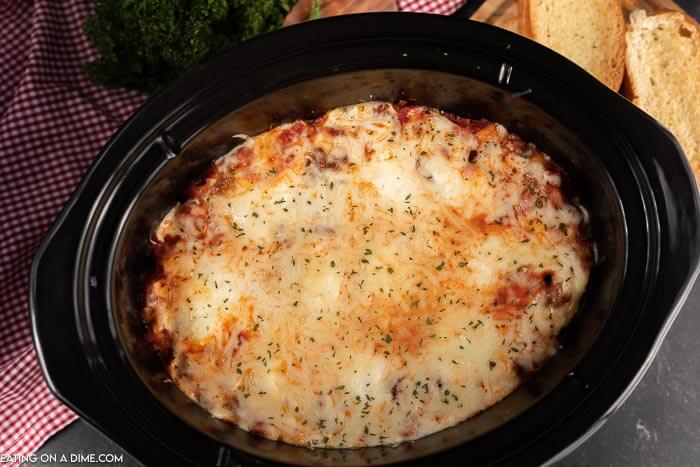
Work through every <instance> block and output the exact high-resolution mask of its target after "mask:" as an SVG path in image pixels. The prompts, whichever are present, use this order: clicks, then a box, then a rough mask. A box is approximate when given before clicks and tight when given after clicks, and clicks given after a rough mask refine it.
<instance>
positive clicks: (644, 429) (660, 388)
mask: <svg viewBox="0 0 700 467" xmlns="http://www.w3.org/2000/svg"><path fill="white" fill-rule="evenodd" d="M676 2H677V3H678V4H680V5H681V6H683V7H684V8H685V9H686V11H687V12H688V13H690V14H691V15H692V16H694V17H695V18H696V19H700V0H676ZM699 335H700V282H698V283H697V284H696V285H695V287H694V289H693V291H692V293H691V294H690V297H688V301H687V302H686V304H685V307H684V308H683V310H682V311H681V313H680V315H679V316H678V319H677V320H676V322H675V323H674V325H673V327H672V328H671V331H670V332H669V334H668V336H667V337H666V340H665V341H664V343H663V345H662V346H661V350H660V351H659V353H658V355H657V356H656V359H655V360H654V362H653V364H652V365H651V368H649V371H648V372H647V374H646V376H644V378H643V379H642V381H641V383H640V384H639V386H638V387H637V389H636V390H635V391H634V392H633V393H632V395H631V396H630V398H629V399H628V400H627V402H625V404H624V405H623V406H622V407H621V408H620V409H619V410H618V411H617V412H616V413H615V414H614V415H613V416H612V417H611V418H610V420H609V421H608V422H607V423H606V424H605V425H604V426H603V427H602V428H601V429H600V430H598V432H596V433H595V434H594V435H593V436H592V437H591V438H590V439H589V440H587V441H586V442H585V443H584V444H583V445H581V446H580V447H579V448H578V449H576V450H575V451H574V452H573V453H571V454H569V455H568V456H567V457H566V458H565V459H563V460H562V461H561V462H559V464H558V465H560V466H591V465H595V466H608V465H609V466H659V465H664V466H689V465H698V466H700V339H699V337H698V336H699ZM39 453H53V454H58V457H60V455H61V454H66V455H69V454H77V453H81V454H91V453H94V454H100V453H113V454H123V463H120V465H122V466H129V467H131V466H140V465H141V464H140V463H139V462H138V461H136V460H135V459H133V458H132V457H130V456H129V455H128V454H126V453H125V452H124V451H123V450H122V449H121V448H120V447H119V446H118V445H116V444H115V443H113V442H112V441H110V440H109V439H107V438H106V437H104V436H103V435H102V434H101V433H99V432H98V431H97V430H95V429H94V428H92V427H91V426H90V425H88V424H87V423H85V422H84V421H82V420H78V421H76V422H75V423H73V424H72V425H70V426H69V427H67V428H66V429H64V430H63V431H61V432H60V433H58V434H56V435H55V436H54V437H53V438H51V439H50V440H49V441H48V442H47V443H46V444H45V445H44V446H43V447H42V448H41V449H40V450H39ZM41 465H42V466H47V465H51V464H41ZM78 465H79V464H78ZM86 465H88V464H86Z"/></svg>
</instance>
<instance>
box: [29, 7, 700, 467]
mask: <svg viewBox="0 0 700 467" xmlns="http://www.w3.org/2000/svg"><path fill="white" fill-rule="evenodd" d="M371 99H380V100H387V101H399V100H405V101H408V102H411V103H417V104H425V105H429V106H433V107H437V108H440V109H444V110H446V111H449V112H453V113H456V114H458V115H462V116H467V117H485V118H489V119H491V120H495V121H498V122H501V123H503V124H504V125H505V126H506V127H507V128H508V129H509V130H511V131H512V132H515V133H517V134H519V135H521V136H522V137H524V138H525V139H527V140H529V141H532V142H534V143H536V144H537V145H538V146H539V147H540V148H541V149H543V150H544V151H545V152H547V153H549V154H550V155H551V156H552V157H553V158H554V159H555V160H556V162H557V163H558V164H560V165H561V166H562V167H563V168H564V169H565V171H566V173H567V174H568V176H569V180H568V183H567V185H568V186H570V187H572V190H573V192H575V193H577V194H578V196H579V198H580V199H581V202H582V203H583V204H584V205H585V206H586V207H587V208H588V210H589V214H590V217H591V220H590V225H591V232H590V234H591V236H592V238H593V239H594V240H595V242H596V247H597V263H596V265H595V267H594V269H593V272H592V275H591V280H590V284H589V287H588V289H587V292H586V294H585V297H584V300H583V302H582V306H581V309H580V311H579V313H578V315H577V317H576V318H575V319H574V321H573V322H572V323H571V324H570V325H569V326H568V327H567V328H566V329H565V330H564V331H563V332H562V333H561V335H560V341H561V345H562V348H561V350H560V351H559V352H558V353H557V354H556V355H555V356H554V357H553V358H552V359H551V360H550V361H549V363H548V364H547V365H546V366H545V367H544V368H543V369H542V370H541V371H540V372H538V373H537V374H536V375H534V376H533V377H531V378H530V379H529V380H527V382H526V383H525V384H524V385H523V386H521V387H520V388H519V389H518V390H516V391H515V392H514V393H512V394H511V395H510V396H508V397H506V398H505V399H504V400H503V401H501V402H500V403H498V404H496V405H495V406H493V407H491V408H490V409H488V410H485V411H484V412H482V413H481V414H480V415H478V416H476V417H474V418H472V419H470V420H468V421H466V422H463V423H461V424H459V425H457V426H455V427H452V428H448V429H446V430H443V431H440V432H438V433H435V434H433V435H430V436H428V437H426V438H423V439H420V440H417V441H415V442H410V443H403V444H401V445H399V446H395V447H376V448H365V449H356V450H333V449H315V450H311V449H307V448H304V447H297V446H290V445H286V444H283V443H278V442H274V441H270V440H265V439H260V438H257V437H255V436H253V435H250V434H248V433H246V432H244V431H242V430H239V429H237V428H235V427H234V426H233V425H229V424H226V423H224V422H221V421H218V420H215V419H213V418H212V417H210V416H209V415H208V414H207V413H206V412H205V411H204V410H203V409H201V408H200V407H199V406H197V405H196V404H194V403H193V402H191V401H190V400H189V399H187V398H186V397H185V396H184V395H183V394H182V393H181V392H180V391H179V390H178V389H177V388H176V387H175V386H174V385H173V384H172V383H171V382H170V381H169V379H168V378H167V375H166V373H165V371H164V367H163V365H162V363H161V362H160V360H159V359H158V358H157V357H156V355H155V352H154V351H153V350H152V349H151V348H150V346H149V345H148V344H146V343H145V341H144V339H143V332H144V326H143V323H142V320H141V317H140V308H141V306H142V304H143V288H142V285H141V284H142V283H143V280H144V271H148V270H149V268H150V267H152V261H153V259H152V257H151V254H150V248H149V237H150V234H151V232H152V230H153V228H154V227H155V225H157V223H158V222H159V221H160V219H161V218H162V216H163V215H164V214H165V213H166V212H167V211H168V210H169V209H170V208H171V207H172V206H173V205H174V204H175V203H176V202H177V201H178V200H181V199H182V193H183V192H184V189H185V187H186V186H187V185H188V184H189V183H190V182H191V181H192V180H194V179H196V178H197V177H198V176H199V175H201V174H202V173H203V171H204V170H206V168H207V167H208V165H209V164H210V163H211V161H212V160H213V159H214V158H216V157H218V156H220V155H222V154H224V153H225V152H227V151H228V150H230V149H231V148H232V147H233V146H234V145H235V144H236V143H237V140H235V139H233V138H232V135H236V134H239V133H246V134H256V133H259V132H261V131H263V130H266V129H268V128H269V127H270V126H271V125H277V124H279V123H282V122H286V121H290V120H293V119H298V118H311V117H314V116H316V115H318V114H319V113H321V112H323V111H325V110H327V109H330V108H333V107H336V106H340V105H346V104H353V103H357V102H359V101H364V100H371ZM699 210H700V205H699V203H698V193H697V189H696V186H695V181H694V178H693V175H692V173H691V171H690V169H689V166H688V163H687V162H686V160H685V157H684V156H683V153H682V151H681V149H680V147H679V146H678V143H677V142H676V140H675V139H674V138H673V137H672V136H671V135H670V133H669V132H668V131H666V130H665V129H664V128H663V127H662V126H660V125H659V124H658V123H657V122H656V121H654V120H653V119H652V118H651V117H649V116H648V115H646V114H645V113H643V112H642V111H640V110H638V109H637V108H635V107H634V106H633V105H632V104H630V103H629V102H628V101H627V100H625V99H624V98H623V97H621V96H619V95H618V94H616V93H614V92H612V91H610V90H609V89H607V88H606V87H605V86H603V85H602V84H600V83H598V82H597V81H596V80H595V79H594V78H593V77H592V76H590V75H589V74H587V73H586V72H585V71H584V70H582V69H581V68H579V67H577V66H576V65H574V64H573V63H571V62H569V61H568V60H566V59H564V58H563V57H561V56H559V55H557V54H556V53H555V52H553V51H551V50H548V49H546V48H544V47H542V46H540V45H538V44H536V43H534V42H531V41H530V40H528V39H525V38H523V37H521V36H518V35H515V34H512V33H510V32H507V31H504V30H500V29H497V28H495V27H492V26H489V25H485V24H480V23H475V22H469V21H464V20H460V19H456V18H449V17H438V16H430V15H406V14H366V15H352V16H343V17H337V18H330V19H324V20H319V21H312V22H310V23H306V24H301V25H297V26H293V27H289V28H285V29H283V30H280V31H277V32H274V33H271V34H268V35H266V36H264V37H261V38H258V39H255V40H252V41H250V42H247V43H245V44H243V45H241V46H238V47H235V48H233V49H231V50H229V51H228V52H227V53H225V54H224V55H222V56H220V57H218V58H216V59H214V60H212V61H210V62H208V63H206V64H204V65H201V66H198V67H197V68H195V69H193V70H192V71H190V72H188V73H186V74H185V75H184V76H182V77H181V78H179V79H178V80H176V81H175V82H174V83H173V84H172V85H171V86H170V87H168V89H166V90H165V91H163V92H162V93H160V94H159V95H157V96H156V97H154V98H152V99H151V100H150V101H149V102H147V103H146V104H145V105H144V106H143V107H142V108H141V109H140V110H139V111H138V112H137V113H136V114H135V115H134V116H133V117H132V118H131V119H130V120H129V121H128V122H127V123H126V124H125V125H124V126H123V127H122V128H121V129H120V130H119V131H118V132H117V134H116V135H115V136H114V137H113V138H112V140H111V141H110V142H109V143H108V144H107V145H106V146H105V147H104V149H103V150H102V151H101V153H100V154H99V156H98V157H97V159H96V161H95V163H94V164H93V165H92V167H91V168H90V170H89V171H88V173H87V174H86V175H85V177H84V179H83V181H82V182H81V184H80V186H79V187H78V189H77V190H76V191H75V193H74V194H73V196H72V197H71V199H70V201H69V203H68V204H67V206H66V207H65V209H64V210H63V212H62V214H61V215H60V217H59V219H58V220H57V221H56V224H55V225H54V226H53V228H52V229H51V231H50V233H49V234H48V236H47V237H46V239H45V240H44V242H43V243H42V245H41V248H40V249H39V251H38V253H37V255H36V257H35V259H34V263H33V265H32V270H31V297H30V300H31V313H32V325H33V331H34V339H35V343H36V346H37V349H38V355H39V358H40V361H41V366H42V369H43V371H44V375H45V377H46V379H47V381H48V383H49V386H50V388H51V390H52V391H53V392H54V393H55V394H56V395H57V396H58V397H59V398H60V399H61V400H62V401H64V402H65V403H66V404H67V405H68V406H70V407H71V408H72V409H73V410H75V411H76V412H77V413H78V414H80V416H81V417H83V418H84V419H85V420H87V421H88V422H89V423H91V424H93V425H94V426H96V427H97V428H98V429H100V430H101V431H102V432H104V433H105V434H106V435H107V436H109V437H110V438H112V439H114V440H115V441H116V442H118V443H119V444H121V445H122V446H123V447H124V448H125V449H127V450H128V451H129V452H131V453H132V454H133V455H134V456H135V457H136V458H138V459H140V460H141V461H143V462H144V463H146V464H149V465H151V464H153V465H181V464H192V465H241V464H244V465H258V464H260V465H269V464H276V463H294V464H311V465H367V464H373V465H378V464H386V463H396V462H407V463H416V464H419V463H421V464H422V463H424V462H426V461H430V462H434V463H435V465H446V464H465V463H469V464H475V465H482V464H483V465H486V464H494V463H503V464H518V465H523V464H539V463H543V462H546V461H551V460H554V459H557V458H560V457H561V456H564V455H565V454H566V453H567V452H569V451H570V450H571V449H573V448H574V447H575V446H577V445H578V444H580V443H581V442H582V441H583V440H585V439H586V438H587V437H588V436H590V434H591V433H592V432H593V431H594V430H595V429H596V428H598V427H600V425H601V424H602V423H603V422H605V420H606V419H607V418H608V417H609V416H610V414H611V413H612V412H613V411H614V410H615V408H617V407H618V406H619V405H620V404H622V402H623V401H624V400H625V398H626V397H627V396H628V395H629V394H630V392H631V391H632V389H633V388H634V386H635V385H636V384H637V382H638V381H639V380H640V378H641V377H642V375H643V374H644V372H645V370H646V369H647V367H648V366H649V363H650V362H651V359H652V358H653V356H654V354H655V352H656V350H657V349H658V347H659V344H660V342H661V340H662V339H663V337H664V335H665V334H666V332H667V331H668V329H669V326H670V325H671V323H672V321H673V319H674V318H675V316H676V314H677V312H678V310H679V308H680V305H681V304H682V303H683V301H684V300H685V298H686V295H687V293H688V291H689V288H690V285H691V284H692V282H693V280H694V279H695V278H696V276H697V273H698V258H699V252H700V236H699V235H698V225H700V224H699V223H698V219H699V218H700V216H699V215H698V214H699Z"/></svg>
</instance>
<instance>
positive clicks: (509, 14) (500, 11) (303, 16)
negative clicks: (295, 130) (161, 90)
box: [284, 0, 683, 32]
mask: <svg viewBox="0 0 700 467" xmlns="http://www.w3.org/2000/svg"><path fill="white" fill-rule="evenodd" d="M620 2H621V3H622V5H623V9H624V10H625V12H626V14H629V13H630V12H632V11H634V10H636V9H638V8H644V9H645V10H647V11H648V12H649V13H655V12H657V11H661V10H677V11H683V10H682V9H681V7H679V6H678V5H677V4H676V3H675V2H673V0H620ZM311 3H312V1H311V0H299V2H297V4H296V5H295V6H294V8H292V10H291V11H290V12H289V14H288V15H287V18H286V19H285V21H284V25H285V26H288V25H290V24H294V23H299V22H302V21H306V20H307V19H308V18H309V14H310V12H311ZM319 3H320V6H321V15H322V16H334V15H341V14H347V13H360V12H368V11H398V7H397V5H396V1H395V0H320V2H319ZM472 19H474V20H477V21H482V22H484V23H489V24H493V25H494V26H498V27H501V28H504V29H508V30H510V31H513V32H518V0H487V1H486V2H485V3H484V4H483V5H482V6H481V8H479V9H478V10H477V11H476V13H474V16H472Z"/></svg>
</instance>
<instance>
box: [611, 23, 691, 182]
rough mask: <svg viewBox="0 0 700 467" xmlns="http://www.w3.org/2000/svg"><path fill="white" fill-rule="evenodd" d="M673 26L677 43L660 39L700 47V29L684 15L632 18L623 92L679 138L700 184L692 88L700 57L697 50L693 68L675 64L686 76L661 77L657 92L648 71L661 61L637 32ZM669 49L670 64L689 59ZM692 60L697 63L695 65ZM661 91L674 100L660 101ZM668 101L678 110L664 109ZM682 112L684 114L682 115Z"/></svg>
mask: <svg viewBox="0 0 700 467" xmlns="http://www.w3.org/2000/svg"><path fill="white" fill-rule="evenodd" d="M671 23H672V24H675V25H677V26H678V35H677V36H675V38H677V39H674V38H673V37H670V36H666V37H664V38H661V40H669V39H670V40H680V41H682V40H683V39H684V37H691V38H694V39H695V40H694V41H691V43H690V44H692V43H696V44H700V25H699V24H698V23H697V21H695V20H694V19H693V18H691V17H690V16H688V15H687V14H685V13H682V12H679V11H664V12H661V13H657V14H655V15H647V14H646V12H645V11H644V10H637V11H634V12H632V14H631V15H630V26H629V28H628V31H627V34H626V39H627V53H626V57H625V61H626V65H625V68H626V72H625V80H624V89H623V91H624V94H625V96H626V97H627V98H628V99H630V100H631V101H632V102H633V103H634V104H635V105H637V106H638V107H639V108H641V109H642V110H644V111H645V112H648V113H649V114H650V115H652V116H653V117H654V118H656V119H657V120H659V121H660V122H661V123H662V124H663V125H665V126H667V127H668V129H669V130H670V131H671V132H672V133H673V134H674V136H676V138H677V139H678V140H679V142H680V144H681V146H682V147H683V150H684V152H685V154H686V156H687V158H688V160H689V162H690V165H691V167H692V169H693V172H694V173H695V177H696V179H697V180H698V181H700V125H699V124H698V123H697V118H696V116H697V115H696V114H692V109H696V108H698V107H700V96H698V95H697V93H696V92H694V91H693V88H692V87H691V86H693V84H694V83H696V82H698V81H700V63H698V62H699V61H700V55H697V54H698V52H697V49H696V52H695V54H696V55H695V56H693V57H690V63H691V66H683V64H682V63H676V65H677V66H680V67H682V68H683V74H682V75H679V76H681V77H682V78H681V79H680V80H679V81H676V82H673V81H672V80H671V79H669V76H668V75H667V76H663V73H662V74H661V75H660V76H658V80H659V81H660V80H663V79H666V82H664V83H663V86H662V88H655V87H654V84H653V83H651V84H650V83H648V82H647V81H648V78H649V75H650V74H651V73H650V72H649V71H648V70H645V68H646V67H652V68H653V66H654V63H653V59H654V58H658V55H657V54H655V53H654V51H649V50H646V47H644V44H643V38H642V37H641V36H640V34H641V32H639V31H638V30H641V29H642V28H648V27H654V26H655V25H663V26H665V25H666V24H671ZM659 30H660V31H664V32H666V31H668V29H664V28H660V29H659ZM687 35H689V36H687ZM666 49H667V50H668V54H669V57H668V60H669V61H673V62H679V61H680V60H682V59H685V58H687V57H680V58H679V57H678V56H674V55H673V53H674V52H673V51H674V49H672V47H671V43H670V42H669V43H668V44H666ZM676 51H677V49H676ZM644 53H647V54H648V55H646V56H644V57H645V58H646V59H647V60H646V62H644V63H642V61H643V60H644V59H643V58H642V55H641V54H644ZM693 58H694V59H695V62H693ZM692 63H695V65H694V66H693V65H692ZM655 76H656V75H655ZM660 89H661V90H663V91H668V92H669V93H670V94H671V96H661V97H659V96H658V92H659V91H660ZM667 100H673V101H676V102H678V103H679V106H678V107H676V108H669V107H667V106H665V105H664V102H665V101H667ZM680 104H684V105H680ZM689 109H690V110H689ZM679 112H682V115H681V114H679ZM688 113H690V114H688Z"/></svg>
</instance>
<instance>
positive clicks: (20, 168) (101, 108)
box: [0, 0, 465, 464]
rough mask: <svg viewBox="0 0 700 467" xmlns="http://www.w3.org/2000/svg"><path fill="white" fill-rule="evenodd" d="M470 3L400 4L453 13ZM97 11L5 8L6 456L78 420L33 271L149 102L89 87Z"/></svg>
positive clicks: (0, 179)
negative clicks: (117, 140) (110, 149)
mask: <svg viewBox="0 0 700 467" xmlns="http://www.w3.org/2000/svg"><path fill="white" fill-rule="evenodd" d="M464 1H465V0H399V1H398V5H399V8H400V9H401V10H402V11H414V12H427V13H439V14H450V13H452V12H453V11H455V10H456V9H457V8H458V7H460V6H461V5H462V4H463V3H464ZM91 11H92V2H91V1H88V0H60V1H58V0H34V1H30V0H0V225H1V226H2V228H0V297H1V298H0V456H2V455H5V456H9V455H19V454H24V455H27V454H31V453H33V452H34V451H36V450H37V449H38V448H39V447H40V446H41V445H42V444H43V443H44V441H45V440H46V439H47V438H49V437H50V436H51V435H53V434H54V433H56V432H57V431H58V430H60V429H61V428H63V427H64V426H66V425H67V424H69V423H70V422H72V421H73V420H75V419H76V415H75V414H74V413H73V412H71V411H70V410H69V409H68V408H67V407H65V406H64V405H63V404H61V403H60V402H59V401H58V400H56V399H55V398H54V397H53V396H52V395H51V393H50V392H49V390H48V388H47V386H46V384H45V383H44V380H43V379H42V376H41V371H40V369H39V365H38V363H37V359H36V354H35V352H34V347H33V346H32V341H31V332H30V327H29V312H28V307H27V296H28V280H29V274H28V271H29V265H30V263H31V259H32V256H33V255H34V252H35V251H36V249H37V247H38V245H39V242H40V241H41V238H42V237H43V235H45V234H46V232H47V230H48V228H49V226H50V225H51V223H52V221H53V220H54V219H55V218H56V216H57V215H58V213H59V211H60V210H61V207H62V206H63V204H64V203H65V202H66V201H67V199H68V196H69V195H70V193H71V192H72V190H73V189H74V188H75V186H76V185H77V183H78V181H79V180H80V177H81V175H82V174H83V173H84V172H85V170H86V169H87V167H88V165H89V164H90V162H91V161H92V159H93V157H95V155H96V154H97V152H98V151H99V149H100V147H101V146H102V145H103V144H104V143H105V142H106V141H107V140H108V139H109V137H110V136H111V135H112V133H114V131H115V130H116V129H117V128H118V127H119V126H120V125H121V123H122V122H124V120H126V118H127V117H128V116H129V115H130V114H131V113H133V112H134V111H135V110H136V108H137V107H138V106H139V105H140V104H142V103H143V102H144V100H145V97H144V96H142V95H139V94H137V93H135V92H131V91H124V90H110V89H104V88H100V87H97V86H94V85H92V84H90V83H89V82H87V81H86V79H85V77H84V76H83V74H82V72H81V66H80V64H81V63H84V62H86V61H88V60H90V59H92V58H94V56H95V52H94V49H93V48H92V47H91V45H90V44H89V42H88V41H87V40H86V38H85V36H84V35H83V32H82V24H83V21H84V19H85V18H86V17H87V16H88V15H89V14H90V13H91ZM2 463H3V460H2V457H0V464H2ZM12 463H14V462H10V464H12Z"/></svg>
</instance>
